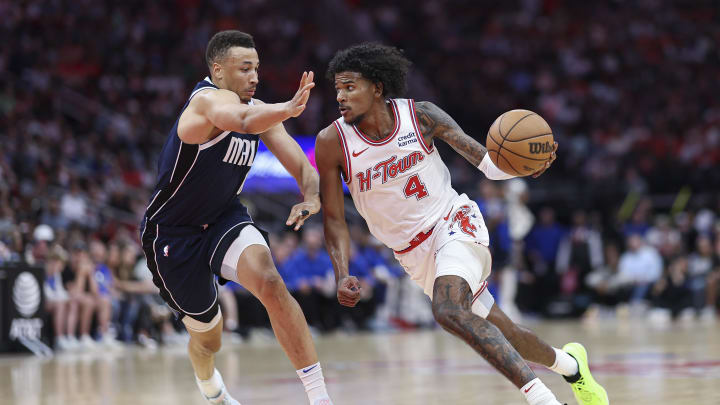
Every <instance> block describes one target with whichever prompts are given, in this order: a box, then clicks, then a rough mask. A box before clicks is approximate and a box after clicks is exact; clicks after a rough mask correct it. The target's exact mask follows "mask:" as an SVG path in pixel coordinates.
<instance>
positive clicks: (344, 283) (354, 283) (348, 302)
mask: <svg viewBox="0 0 720 405" xmlns="http://www.w3.org/2000/svg"><path fill="white" fill-rule="evenodd" d="M360 289H361V287H360V281H358V279H357V277H355V276H347V277H344V278H341V279H340V280H339V281H338V287H337V298H338V302H339V303H340V304H341V305H344V306H346V307H354V306H355V305H356V304H357V303H358V301H360Z"/></svg>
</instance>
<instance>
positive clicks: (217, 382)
mask: <svg viewBox="0 0 720 405" xmlns="http://www.w3.org/2000/svg"><path fill="white" fill-rule="evenodd" d="M195 381H197V385H198V387H199V388H200V391H201V392H202V393H203V395H205V397H206V398H208V399H212V398H215V397H217V396H218V395H220V393H221V392H222V390H223V389H224V388H225V384H224V383H223V379H222V376H221V375H220V372H219V371H217V369H214V370H213V375H212V377H210V378H209V379H207V380H201V379H199V378H198V376H197V375H195Z"/></svg>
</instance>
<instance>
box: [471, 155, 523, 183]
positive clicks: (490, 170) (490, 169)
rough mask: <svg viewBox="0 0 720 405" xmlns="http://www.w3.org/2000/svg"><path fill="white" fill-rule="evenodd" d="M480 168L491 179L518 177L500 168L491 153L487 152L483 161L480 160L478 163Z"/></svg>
mask: <svg viewBox="0 0 720 405" xmlns="http://www.w3.org/2000/svg"><path fill="white" fill-rule="evenodd" d="M478 169H480V171H481V172H483V173H485V177H487V178H488V179H490V180H507V179H512V178H514V177H517V176H513V175H511V174H507V173H505V172H504V171H502V170H500V169H498V167H497V166H495V163H493V161H492V160H491V159H490V154H489V153H486V154H485V157H484V158H483V160H482V162H480V164H479V165H478Z"/></svg>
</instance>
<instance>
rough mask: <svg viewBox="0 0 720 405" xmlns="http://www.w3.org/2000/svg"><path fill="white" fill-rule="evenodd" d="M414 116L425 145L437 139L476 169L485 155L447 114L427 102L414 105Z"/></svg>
mask: <svg viewBox="0 0 720 405" xmlns="http://www.w3.org/2000/svg"><path fill="white" fill-rule="evenodd" d="M415 116H416V118H417V122H418V126H419V127H420V128H419V129H420V132H422V136H423V139H424V140H425V144H427V145H430V143H431V142H432V141H433V139H434V138H439V139H442V140H443V141H445V143H447V144H448V145H450V146H451V147H452V148H453V149H455V151H456V152H457V153H459V154H460V155H462V157H464V158H465V159H467V161H468V162H470V163H471V164H472V165H473V166H475V167H477V166H478V165H479V164H480V162H482V160H483V158H484V157H485V155H486V154H487V149H485V147H484V146H482V144H480V142H478V141H476V140H475V139H473V138H472V137H471V136H470V135H468V134H466V133H465V132H464V131H463V130H462V128H460V125H458V124H457V122H455V120H454V119H452V117H451V116H450V115H448V113H446V112H445V111H443V110H441V109H440V107H438V106H436V105H435V104H433V103H431V102H429V101H419V102H417V103H415Z"/></svg>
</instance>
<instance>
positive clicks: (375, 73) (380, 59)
mask: <svg viewBox="0 0 720 405" xmlns="http://www.w3.org/2000/svg"><path fill="white" fill-rule="evenodd" d="M410 65H412V62H410V61H409V60H408V59H407V58H406V57H405V55H404V54H403V52H402V51H401V50H399V49H397V48H395V47H393V46H387V45H382V44H379V43H377V42H365V43H362V44H359V45H354V46H351V47H350V48H347V49H343V50H340V51H338V52H337V53H335V56H333V58H332V60H331V61H330V63H329V64H328V70H327V73H326V77H327V79H328V80H329V81H330V82H335V75H336V74H338V73H341V72H357V73H360V74H361V75H362V76H363V77H364V78H366V79H368V80H370V81H372V82H373V83H378V82H379V83H382V84H383V96H384V97H388V98H393V97H400V96H402V95H404V94H405V91H406V90H407V82H406V79H407V74H408V70H409V69H410Z"/></svg>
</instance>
